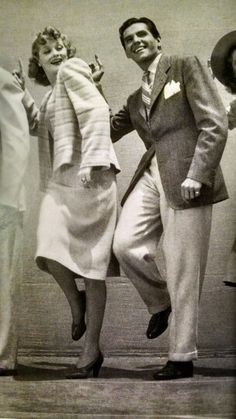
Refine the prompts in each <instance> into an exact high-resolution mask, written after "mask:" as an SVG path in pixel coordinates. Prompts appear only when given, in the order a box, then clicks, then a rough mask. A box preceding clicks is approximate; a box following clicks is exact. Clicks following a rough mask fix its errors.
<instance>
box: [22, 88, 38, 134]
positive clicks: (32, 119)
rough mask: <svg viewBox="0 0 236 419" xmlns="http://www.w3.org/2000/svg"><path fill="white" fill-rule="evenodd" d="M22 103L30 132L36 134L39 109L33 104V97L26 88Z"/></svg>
mask: <svg viewBox="0 0 236 419" xmlns="http://www.w3.org/2000/svg"><path fill="white" fill-rule="evenodd" d="M22 103H23V105H24V107H25V111H26V114H27V119H28V124H29V130H30V134H31V135H34V136H37V135H38V123H39V109H38V108H37V106H36V105H35V102H34V99H33V98H32V96H31V94H30V92H29V91H28V90H27V89H25V92H24V96H23V99H22Z"/></svg>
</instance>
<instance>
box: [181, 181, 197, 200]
mask: <svg viewBox="0 0 236 419" xmlns="http://www.w3.org/2000/svg"><path fill="white" fill-rule="evenodd" d="M201 187H202V183H201V182H198V181H197V180H194V179H190V178H188V177H187V178H186V179H185V181H184V182H183V183H182V185H181V195H182V198H183V200H184V201H190V200H191V199H194V198H197V197H198V196H199V195H200V190H201Z"/></svg>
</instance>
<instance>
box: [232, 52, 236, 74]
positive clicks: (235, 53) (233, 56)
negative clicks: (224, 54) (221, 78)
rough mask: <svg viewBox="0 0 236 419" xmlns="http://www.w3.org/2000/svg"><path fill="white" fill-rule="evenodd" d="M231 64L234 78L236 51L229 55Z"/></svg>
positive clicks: (235, 72)
mask: <svg viewBox="0 0 236 419" xmlns="http://www.w3.org/2000/svg"><path fill="white" fill-rule="evenodd" d="M231 64H232V69H233V72H234V77H236V49H235V50H234V51H233V52H232V54H231Z"/></svg>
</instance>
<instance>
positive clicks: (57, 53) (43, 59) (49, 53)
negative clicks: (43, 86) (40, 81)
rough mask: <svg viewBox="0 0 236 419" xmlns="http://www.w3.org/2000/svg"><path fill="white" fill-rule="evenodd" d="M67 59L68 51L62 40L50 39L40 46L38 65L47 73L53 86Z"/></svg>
mask: <svg viewBox="0 0 236 419" xmlns="http://www.w3.org/2000/svg"><path fill="white" fill-rule="evenodd" d="M67 58H68V56H67V49H66V47H65V45H64V44H63V41H62V39H61V38H58V39H51V38H48V39H47V42H46V43H45V44H43V45H41V46H40V48H39V52H38V63H39V65H40V66H41V67H42V68H43V70H44V71H45V73H46V76H47V78H48V80H49V81H50V84H51V85H54V84H55V81H56V77H57V73H58V70H59V67H60V65H61V64H62V63H63V62H64V61H66V60H67Z"/></svg>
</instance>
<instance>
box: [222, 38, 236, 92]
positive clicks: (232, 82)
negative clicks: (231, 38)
mask: <svg viewBox="0 0 236 419" xmlns="http://www.w3.org/2000/svg"><path fill="white" fill-rule="evenodd" d="M234 51H236V44H234V45H233V46H232V47H231V48H230V50H229V52H228V54H227V57H226V59H225V66H224V76H225V85H226V86H227V90H228V91H229V92H230V93H236V75H235V74H234V70H233V66H232V55H233V52H234Z"/></svg>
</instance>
